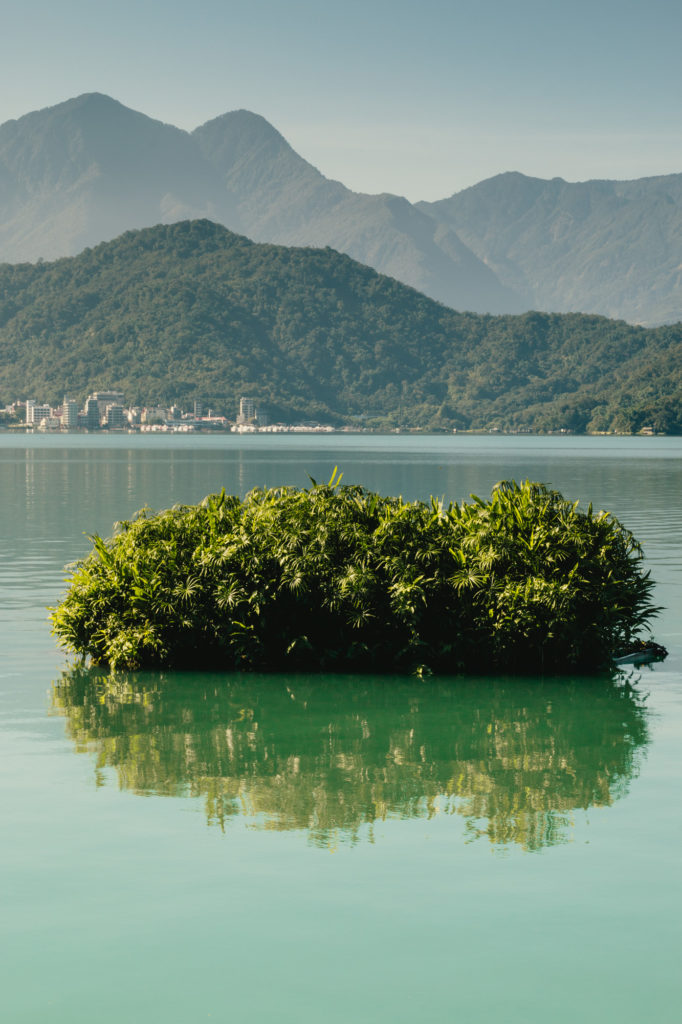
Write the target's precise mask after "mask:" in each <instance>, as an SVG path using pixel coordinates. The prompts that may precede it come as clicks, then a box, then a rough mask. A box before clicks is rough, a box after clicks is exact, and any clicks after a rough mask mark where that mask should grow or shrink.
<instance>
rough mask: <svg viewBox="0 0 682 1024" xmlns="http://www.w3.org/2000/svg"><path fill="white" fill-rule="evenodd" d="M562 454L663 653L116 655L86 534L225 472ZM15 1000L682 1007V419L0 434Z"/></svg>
mask: <svg viewBox="0 0 682 1024" xmlns="http://www.w3.org/2000/svg"><path fill="white" fill-rule="evenodd" d="M335 465H338V466H339V468H340V469H341V470H342V471H343V473H344V482H346V483H360V484H363V485H366V486H368V487H370V488H372V489H374V490H378V491H381V492H384V493H393V494H402V495H403V496H404V497H406V498H422V499H425V498H428V497H429V496H430V495H431V494H433V495H436V496H438V497H445V499H446V500H450V499H454V500H461V499H463V498H466V497H468V495H469V494H470V493H472V492H473V493H477V494H479V495H481V496H482V497H487V496H488V495H489V493H490V489H491V487H492V485H493V484H494V483H496V482H497V481H498V480H500V479H511V478H513V479H517V480H521V479H526V478H530V479H533V480H538V481H542V482H545V483H548V484H550V485H551V486H553V487H555V488H557V489H559V490H561V491H562V492H563V493H564V494H565V496H566V497H571V498H579V499H580V500H581V501H582V502H583V503H585V504H587V503H588V502H592V503H593V504H594V505H595V506H597V507H600V508H606V509H608V510H610V511H611V512H613V513H614V514H615V515H617V516H618V517H619V518H620V519H621V521H622V522H623V523H624V524H625V525H626V526H627V527H628V528H629V529H631V530H632V531H633V533H634V534H635V536H636V537H637V538H638V539H639V540H640V541H641V542H642V543H643V546H644V550H645V553H646V558H647V564H648V567H649V568H650V569H651V572H652V575H653V577H654V578H655V579H656V581H657V589H656V595H655V596H656V600H657V603H658V604H660V605H662V606H664V610H663V611H662V613H661V615H660V616H659V618H658V620H656V622H655V624H654V628H653V632H654V636H655V638H656V639H657V640H658V641H659V642H661V643H663V644H665V646H666V647H667V648H668V649H669V651H670V656H669V657H668V659H667V660H666V661H665V662H663V663H661V664H658V665H655V666H654V667H652V668H644V669H641V670H637V671H629V672H627V673H622V674H618V675H614V676H613V677H609V676H598V677H597V676H596V677H590V678H584V677H583V678H579V677H576V678H574V677H570V678H542V679H526V678H501V677H500V678H487V679H472V678H469V677H461V678H447V679H446V678H432V679H427V680H425V681H420V680H417V679H413V678H410V677H395V676H393V677H391V676H386V677H374V676H355V677H344V676H304V675H298V676H288V675H275V676H263V675H254V676H248V675H241V674H234V673H233V674H227V675H220V674H215V673H212V674H208V673H206V674H192V673H138V674H135V673H129V674H128V673H117V674H113V675H111V676H110V675H108V674H107V673H105V672H103V671H102V670H101V669H100V670H94V669H88V668H83V667H79V666H78V665H76V664H74V663H73V661H69V659H68V658H67V657H66V656H65V655H64V653H63V652H62V651H60V650H59V649H58V648H57V646H56V644H55V642H54V640H53V638H52V637H51V635H50V629H49V623H48V621H47V610H46V609H47V606H48V605H53V604H55V603H56V602H57V601H58V600H59V597H60V595H61V594H62V593H63V590H64V571H63V567H64V565H65V564H66V563H68V562H71V561H73V560H75V559H77V558H79V557H81V556H82V555H84V554H85V553H86V552H87V550H88V547H89V542H88V540H87V536H86V535H87V534H92V533H94V532H98V533H101V534H103V535H104V536H108V535H109V534H110V533H111V531H112V524H113V523H114V522H115V521H116V520H119V519H124V518H127V517H129V516H130V515H131V514H132V513H133V512H134V511H135V510H136V509H138V508H139V507H141V506H142V505H150V506H152V507H153V508H163V507H167V506H169V505H171V504H175V503H177V502H190V501H196V500H199V499H200V498H202V497H203V496H204V495H205V494H207V493H209V492H213V491H216V490H220V488H222V487H225V488H226V490H227V491H228V492H232V493H239V494H241V495H243V494H245V493H246V491H248V490H249V489H250V488H252V487H254V486H257V485H275V484H294V485H297V486H306V485H307V484H308V482H309V480H308V477H309V476H311V477H313V478H315V479H317V480H327V479H329V477H330V476H331V473H332V470H333V469H334V466H335ZM0 505H1V508H2V530H1V531H0V643H1V645H0V651H1V652H2V660H1V661H0V794H1V803H0V806H1V807H2V819H3V841H2V845H1V846H0V865H1V870H0V879H1V880H2V881H1V884H2V889H3V898H2V908H3V909H2V920H1V924H0V927H1V928H2V931H3V940H4V941H3V947H2V948H3V955H2V960H1V966H0V973H1V975H2V1008H3V1016H4V1019H6V1020H8V1021H11V1022H13V1024H14V1022H38V1021H40V1022H43V1021H48V1022H50V1024H62V1022H66V1021H68V1022H70V1024H81V1022H83V1024H85V1022H88V1024H91V1022H92V1021H97V1022H101V1024H109V1022H111V1024H113V1022H117V1024H119V1022H121V1021H131V1022H138V1021H139V1022H145V1024H147V1022H157V1021H158V1022H164V1024H166V1022H167V1024H176V1022H177V1024H181V1022H182V1024H186V1022H190V1021H192V1022H193V1021H203V1020H235V1021H239V1022H245V1024H250V1022H254V1024H255V1022H263V1021H269V1020H277V1021H279V1022H289V1021H291V1022H296V1024H307V1022H313V1021H314V1022H317V1021H319V1020H324V1021H327V1022H332V1024H337V1022H338V1024H341V1022H343V1024H347V1022H349V1021H353V1022H368V1024H369V1022H371V1024H377V1022H384V1021H386V1022H388V1021H390V1022H391V1024H402V1022H408V1021H409V1022H412V1021H414V1020H418V1021H429V1022H431V1021H433V1022H436V1021H437V1022H442V1021H450V1020H461V1021H464V1022H467V1024H477V1022H488V1021H490V1020H492V1019H499V1020H500V1021H503V1022H504V1024H516V1022H524V1024H529V1022H530V1024H535V1022H541V1021H542V1022H546V1021H551V1022H560V1024H563V1022H569V1021H570V1022H574V1021H577V1020H579V1021H583V1022H597V1021H599V1022H604V1021H612V1020H617V1021H619V1022H621V1024H622V1022H633V1024H634V1022H638V1024H641V1021H643V1020H647V1021H652V1022H667V1021H670V1022H672V1021H675V1022H677V1021H678V1020H679V1013H680V1011H679V1006H680V997H681V996H682V992H681V985H680V977H679V974H680V972H679V952H680V940H681V938H682V927H681V924H680V922H681V921H682V899H681V892H682V889H681V886H680V867H681V857H680V851H681V850H682V814H681V813H680V809H681V808H682V674H681V673H682V624H681V623H682V439H680V438H577V437H571V436H565V437H545V438H541V437H531V436H523V437H503V436H500V437H495V436H460V435H457V436H448V437H446V436H442V437H417V436H402V435H393V436H390V437H378V436H370V435H332V436H292V435H284V436H278V437H273V436H267V435H254V436H241V437H237V436H229V435H225V436H216V437H191V436H190V437H178V436H172V437H167V436H158V435H157V436H152V437H149V436H146V437H137V436H128V435H123V436H113V435H101V436H96V435H90V436H81V435H72V436H65V437H61V436H54V437H51V436H42V437H32V436H29V435H21V436H18V437H16V436H10V435H9V434H0Z"/></svg>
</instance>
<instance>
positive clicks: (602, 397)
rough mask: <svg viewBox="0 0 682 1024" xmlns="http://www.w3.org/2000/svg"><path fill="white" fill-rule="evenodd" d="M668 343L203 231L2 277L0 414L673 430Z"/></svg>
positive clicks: (157, 232) (674, 344)
mask: <svg viewBox="0 0 682 1024" xmlns="http://www.w3.org/2000/svg"><path fill="white" fill-rule="evenodd" d="M681 343H682V326H680V325H679V324H677V325H673V326H668V327H661V328H657V329H655V330H645V329H644V328H639V327H633V326H630V325H628V324H626V323H623V322H621V321H612V320H607V319H604V318H602V317H597V316H583V315H580V314H566V315H560V314H545V313H526V314H524V315H522V316H497V317H496V316H483V315H476V314H473V313H457V312H454V311H453V310H451V309H449V308H447V307H445V306H441V305H440V304H438V303H437V302H434V301H433V300H431V299H428V298H426V297H425V296H424V295H422V294H420V293H419V292H416V291H414V290H413V289H411V288H409V287H407V286H405V285H402V284H400V283H398V282H397V281H395V280H393V279H392V278H388V277H385V276H382V275H381V274H378V273H376V272H375V271H373V270H371V269H369V268H368V267H366V266H363V265H362V264H359V263H357V262H355V261H354V260H352V259H350V258H349V257H347V256H343V255H340V254H339V253H337V252H335V251H333V250H331V249H294V248H285V247H282V246H274V245H261V244H256V243H253V242H250V241H249V240H248V239H246V238H243V237H241V236H239V235H235V234H233V233H231V232H230V231H228V230H227V229H225V228H223V227H221V226H219V225H216V224H213V223H211V222H210V221H206V220H200V221H184V222H181V223H178V224H173V225H162V226H158V227H154V228H148V229H144V230H141V231H131V232H128V233H126V234H125V235H122V236H121V237H120V238H118V239H115V240H114V241H112V242H107V243H103V244H101V245H99V246H97V247H96V248H94V249H87V250H85V252H83V253H81V254H80V255H79V256H76V257H72V258H65V259H61V260H57V261H56V262H54V263H39V264H36V265H32V264H19V265H2V266H0V404H5V403H6V402H9V401H12V400H15V399H18V398H26V397H33V398H36V399H45V400H50V401H52V402H56V401H58V400H59V399H60V398H61V396H62V395H63V394H64V393H65V392H68V393H69V394H71V395H73V396H74V397H76V398H79V399H80V398H82V397H84V395H85V394H86V393H87V392H88V391H90V390H94V389H98V388H120V389H122V390H123V391H124V392H125V395H126V400H127V401H128V402H131V403H132V402H139V403H146V404H150V403H152V402H155V401H164V402H169V401H173V400H177V401H179V402H180V403H181V404H182V403H185V404H186V403H188V402H189V401H191V399H193V398H195V397H196V398H201V399H203V400H204V401H205V402H209V403H211V404H212V405H213V406H214V407H215V408H216V409H220V410H222V411H224V412H226V413H227V414H228V415H234V413H235V411H236V408H237V404H238V400H239V397H240V395H249V396H253V397H254V398H256V399H257V401H258V403H259V405H261V406H262V407H266V408H268V409H269V412H270V414H271V416H272V417H273V418H282V419H285V420H299V419H321V420H325V421H327V422H332V423H336V424H342V423H363V424H367V425H374V426H380V427H393V426H400V425H404V426H413V427H423V428H431V429H433V428H437V427H443V428H447V429H451V428H453V427H457V428H460V429H461V428H469V427H472V428H485V427H488V428H491V427H501V428H514V427H527V428H533V429H537V430H546V429H561V428H567V429H571V430H585V429H588V430H607V429H621V430H638V429H640V428H641V427H643V426H652V427H653V428H654V429H656V430H665V431H670V432H682V411H681V410H682V403H681V401H680V399H681V398H682V359H681V353H682V348H681Z"/></svg>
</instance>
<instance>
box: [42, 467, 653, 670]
mask: <svg viewBox="0 0 682 1024" xmlns="http://www.w3.org/2000/svg"><path fill="white" fill-rule="evenodd" d="M339 480H340V478H338V479H337V477H336V471H335V473H334V475H333V476H332V479H331V480H330V482H329V484H325V485H318V484H316V483H315V482H314V481H313V486H312V487H310V488H309V489H307V490H297V489H294V488H289V487H284V488H276V489H257V490H254V491H251V492H250V494H248V495H247V497H246V498H245V499H244V500H243V501H242V500H240V499H239V498H237V497H228V496H226V495H225V493H224V492H223V493H221V494H219V495H212V496H209V497H207V498H205V499H204V501H203V502H201V504H199V505H196V506H181V507H176V508H172V509H169V510H167V511H164V512H160V513H156V514H153V513H151V512H150V511H149V510H148V509H143V510H142V511H141V512H139V513H138V514H137V516H136V517H135V518H134V519H133V520H132V521H130V522H124V523H121V524H119V526H118V531H117V533H116V535H115V536H114V537H113V538H112V539H111V540H108V541H104V540H102V539H101V538H100V537H97V536H95V537H94V538H93V543H94V548H93V551H92V552H91V553H90V555H89V556H88V557H87V558H85V559H84V560H83V561H82V562H79V563H77V564H76V565H75V566H73V567H72V575H71V580H70V589H69V591H68V593H67V595H66V598H65V599H64V601H63V602H62V604H61V605H60V606H59V607H58V608H57V609H56V610H55V611H54V612H53V615H52V621H53V627H54V632H55V634H56V635H57V637H58V638H59V640H60V642H61V643H62V644H63V645H65V646H66V647H67V648H68V649H70V650H73V651H76V652H78V653H80V654H83V655H89V656H90V658H91V659H92V661H93V662H95V663H108V664H110V665H112V666H113V667H116V668H153V667H162V666H165V667H171V666H172V667H188V668H189V667H191V668H195V669H196V668H224V669H234V668H238V669H249V670H254V669H259V670H280V669H294V668H295V669H299V670H300V669H303V670H319V669H324V670H326V671H330V670H331V671H337V670H338V671H354V670H359V669H363V670H365V669H369V670H372V671H381V672H384V671H395V670H398V671H414V670H417V671H424V670H430V671H437V672H457V671H463V670H466V671H497V670H499V671H502V670H504V671H514V672H520V671H522V672H542V671H547V672H557V671H558V672H564V671H569V670H570V671H574V670H576V669H579V670H592V669H595V668H598V667H601V666H604V665H606V664H608V663H609V661H610V658H611V657H612V655H613V654H614V652H616V651H618V650H619V649H622V648H623V647H625V646H627V645H628V644H629V643H631V642H632V641H633V640H634V639H635V638H636V637H637V636H638V635H639V633H640V632H641V630H642V629H643V628H644V627H645V626H646V625H647V623H648V621H649V619H650V618H651V617H652V616H653V615H655V614H656V611H657V609H656V608H654V607H653V605H652V604H651V600H650V597H651V590H652V588H653V583H652V581H651V580H650V578H649V574H648V573H647V572H644V571H643V568H642V552H641V548H640V546H639V544H638V543H637V542H636V540H635V539H634V538H633V536H632V534H631V533H629V531H627V530H626V529H625V528H624V527H623V526H622V525H621V524H620V523H619V522H618V520H617V519H615V518H613V517H612V516H610V515H609V514H608V513H605V512H599V513H594V512H593V510H592V508H591V506H590V508H589V509H588V510H587V511H586V512H582V511H579V510H578V507H577V506H578V503H577V502H575V503H573V502H569V501H566V500H565V499H564V498H563V497H562V496H561V494H559V493H558V492H556V491H552V490H549V489H547V488H546V487H544V486H543V485H541V484H534V483H529V482H525V483H523V484H521V485H518V484H516V483H514V482H505V483H502V484H498V485H497V486H496V487H495V488H494V490H493V493H492V496H491V499H490V501H487V502H486V501H482V500H481V499H480V498H477V497H476V496H472V502H471V503H462V504H461V505H457V504H451V505H449V506H447V507H444V506H443V505H442V504H441V503H439V502H437V501H435V500H434V499H433V498H432V499H431V501H430V503H424V502H405V501H403V500H402V499H401V498H392V497H382V496H380V495H378V494H374V493H372V492H369V491H366V490H364V489H363V488H361V487H358V486H341V485H340V483H339Z"/></svg>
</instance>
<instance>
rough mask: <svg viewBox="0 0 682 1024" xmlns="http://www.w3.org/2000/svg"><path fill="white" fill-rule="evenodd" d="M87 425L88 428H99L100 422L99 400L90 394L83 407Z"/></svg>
mask: <svg viewBox="0 0 682 1024" xmlns="http://www.w3.org/2000/svg"><path fill="white" fill-rule="evenodd" d="M83 415H84V417H85V425H86V427H87V428H88V430H98V429H99V424H100V412H99V402H98V401H97V399H96V398H95V396H94V395H90V397H89V398H88V400H87V401H86V403H85V408H84V409H83Z"/></svg>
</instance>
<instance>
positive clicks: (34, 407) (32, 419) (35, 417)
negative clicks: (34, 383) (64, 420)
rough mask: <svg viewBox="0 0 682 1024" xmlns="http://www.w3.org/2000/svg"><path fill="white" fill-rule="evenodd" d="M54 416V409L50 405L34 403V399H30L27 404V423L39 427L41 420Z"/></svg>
mask: <svg viewBox="0 0 682 1024" xmlns="http://www.w3.org/2000/svg"><path fill="white" fill-rule="evenodd" d="M51 415H52V409H51V408H50V406H49V405H39V404H38V403H37V402H34V401H33V399H31V398H29V399H28V401H27V402H26V422H27V423H31V424H33V425H35V426H37V425H38V424H39V423H40V421H41V420H43V419H46V418H48V417H50V416H51Z"/></svg>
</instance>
